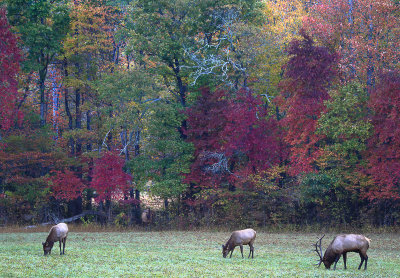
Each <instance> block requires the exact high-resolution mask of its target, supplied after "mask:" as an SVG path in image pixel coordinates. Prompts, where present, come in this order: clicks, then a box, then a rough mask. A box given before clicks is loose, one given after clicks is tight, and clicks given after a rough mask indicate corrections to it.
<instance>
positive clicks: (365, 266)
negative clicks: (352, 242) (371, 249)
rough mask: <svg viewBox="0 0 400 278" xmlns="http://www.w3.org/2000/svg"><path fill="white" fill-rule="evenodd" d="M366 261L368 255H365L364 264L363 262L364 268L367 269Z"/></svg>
mask: <svg viewBox="0 0 400 278" xmlns="http://www.w3.org/2000/svg"><path fill="white" fill-rule="evenodd" d="M367 262H368V256H367V255H365V264H364V270H367Z"/></svg>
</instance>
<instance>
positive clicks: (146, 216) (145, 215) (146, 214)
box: [142, 208, 153, 227]
mask: <svg viewBox="0 0 400 278" xmlns="http://www.w3.org/2000/svg"><path fill="white" fill-rule="evenodd" d="M152 221H153V212H152V211H151V210H150V209H149V208H147V209H145V210H143V212H142V223H143V225H145V226H147V227H150V223H151V222H152Z"/></svg>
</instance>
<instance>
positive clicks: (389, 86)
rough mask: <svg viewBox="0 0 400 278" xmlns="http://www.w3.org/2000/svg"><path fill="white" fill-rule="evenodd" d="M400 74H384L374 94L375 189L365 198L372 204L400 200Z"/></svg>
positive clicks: (371, 158) (371, 170) (371, 169)
mask: <svg viewBox="0 0 400 278" xmlns="http://www.w3.org/2000/svg"><path fill="white" fill-rule="evenodd" d="M399 85H400V74H399V72H397V71H394V72H388V73H386V74H383V75H382V76H381V78H380V82H379V86H377V89H376V90H374V91H373V92H372V93H371V99H370V103H369V106H370V108H371V109H372V110H373V112H374V114H373V116H372V125H373V127H374V133H373V135H372V137H371V138H370V140H369V142H368V151H367V153H368V170H367V172H368V174H370V175H371V177H372V179H373V180H374V182H375V183H374V185H373V186H371V187H370V188H367V189H366V191H365V197H367V198H368V199H369V200H372V201H378V202H381V201H385V200H388V201H398V200H399V199H400V186H399V185H400V172H399V169H400V168H399V167H400V156H399V148H400V144H399V142H400V141H399V139H400V129H399V126H398V119H399V117H400V114H399V113H400V112H399V111H400V110H399V109H400V91H399V88H400V87H399Z"/></svg>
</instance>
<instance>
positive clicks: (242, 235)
mask: <svg viewBox="0 0 400 278" xmlns="http://www.w3.org/2000/svg"><path fill="white" fill-rule="evenodd" d="M255 239H256V231H254V230H253V229H245V230H239V231H234V232H233V233H232V234H231V237H230V238H229V240H228V241H227V243H226V244H225V245H222V256H223V257H224V258H226V256H227V255H228V254H229V252H231V256H230V257H229V258H232V253H233V250H234V249H235V247H236V246H240V252H241V253H242V258H243V245H249V247H250V253H249V257H248V258H250V255H251V258H253V257H254V246H253V243H254V240H255Z"/></svg>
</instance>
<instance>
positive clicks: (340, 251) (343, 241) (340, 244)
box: [315, 234, 371, 270]
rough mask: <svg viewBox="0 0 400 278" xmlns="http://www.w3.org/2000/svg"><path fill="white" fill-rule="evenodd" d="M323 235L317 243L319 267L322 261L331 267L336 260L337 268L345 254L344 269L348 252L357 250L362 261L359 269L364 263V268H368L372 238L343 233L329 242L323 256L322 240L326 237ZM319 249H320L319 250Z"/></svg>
mask: <svg viewBox="0 0 400 278" xmlns="http://www.w3.org/2000/svg"><path fill="white" fill-rule="evenodd" d="M324 236H325V235H323V236H322V237H321V238H320V239H319V240H318V241H317V242H316V243H315V251H316V252H317V254H318V256H319V262H318V263H317V265H318V267H319V266H320V265H321V263H324V265H325V267H326V268H327V269H330V268H331V265H332V264H333V263H334V262H335V265H334V267H333V270H335V269H336V264H337V262H338V261H339V259H340V256H341V255H343V262H344V269H347V267H346V259H347V253H348V252H356V253H359V254H360V258H361V263H360V265H359V266H358V269H361V266H362V264H363V263H364V261H365V264H364V270H366V269H367V262H368V256H367V250H368V248H369V244H370V242H371V240H370V239H369V238H367V237H365V236H363V235H355V234H343V235H337V236H336V237H335V238H334V239H333V240H332V242H331V243H330V244H329V246H328V248H327V249H326V251H325V254H324V256H323V257H322V247H321V241H322V239H323V238H324ZM318 249H319V250H318Z"/></svg>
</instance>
